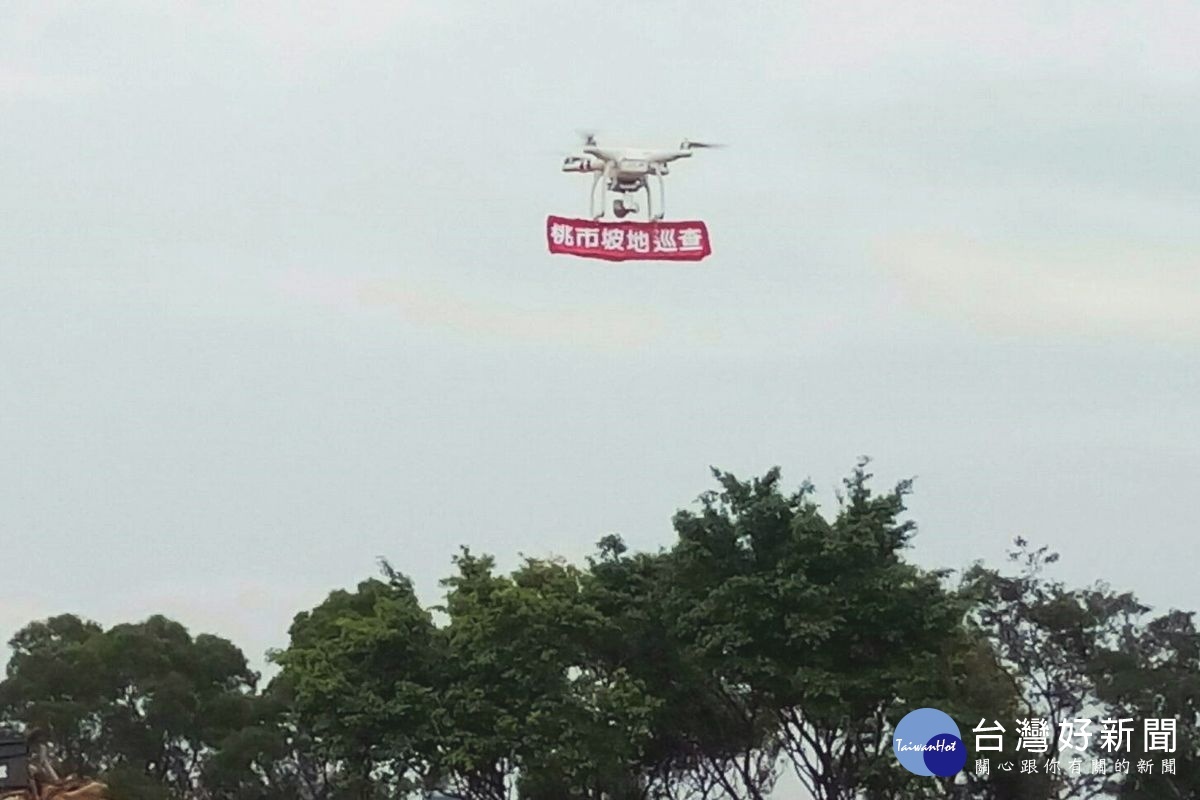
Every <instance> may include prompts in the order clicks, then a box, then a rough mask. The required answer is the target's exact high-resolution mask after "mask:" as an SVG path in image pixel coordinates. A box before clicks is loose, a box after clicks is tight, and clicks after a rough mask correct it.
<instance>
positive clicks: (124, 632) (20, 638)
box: [0, 615, 257, 798]
mask: <svg viewBox="0 0 1200 800" xmlns="http://www.w3.org/2000/svg"><path fill="white" fill-rule="evenodd" d="M11 646H12V648H13V656H12V659H11V660H10V662H9V665H8V673H7V674H8V677H7V678H6V680H5V681H4V682H3V683H2V684H0V713H2V714H3V716H4V717H5V718H7V719H9V720H11V721H14V722H17V723H19V724H20V725H21V727H23V728H24V729H26V730H27V731H32V732H35V734H36V735H38V736H42V737H44V738H45V740H46V741H47V742H48V743H49V744H50V745H51V748H52V751H51V755H52V756H53V757H54V758H55V759H56V760H57V761H58V762H59V763H60V764H61V765H62V767H63V768H64V769H65V770H66V771H69V772H79V773H87V774H92V775H99V776H100V777H102V778H104V779H105V780H106V781H108V782H109V783H110V784H111V785H112V786H113V787H114V790H115V791H119V792H121V793H122V795H123V796H126V797H129V798H157V797H190V796H193V795H194V794H195V793H196V792H197V791H199V789H200V787H201V779H202V775H203V772H204V769H205V767H206V764H207V763H208V761H209V760H210V759H211V758H212V757H213V756H214V754H215V753H217V752H218V749H219V747H220V745H221V743H222V742H223V741H224V740H225V739H226V738H227V737H228V736H229V735H230V734H231V733H232V732H233V731H236V730H239V729H241V728H242V727H243V726H245V725H246V724H247V722H248V721H249V719H250V718H251V716H252V714H253V706H254V696H253V693H254V689H255V684H256V681H257V675H255V674H254V673H253V672H251V671H250V669H249V667H248V666H247V663H246V659H245V656H244V655H243V654H242V652H241V651H240V650H239V649H238V648H237V647H235V646H234V645H233V644H231V643H230V642H228V641H227V640H225V639H222V638H219V637H217V636H211V635H208V634H201V635H199V636H196V637H195V638H193V637H192V636H191V635H190V634H189V633H188V631H187V629H186V628H184V627H183V626H182V625H180V624H179V623H177V622H174V621H172V620H169V619H167V618H166V617H162V616H153V617H150V618H149V619H147V620H145V621H144V622H140V623H136V624H123V625H117V626H114V627H113V628H111V629H109V630H104V629H102V628H101V627H100V626H99V625H97V624H95V623H91V622H84V621H82V620H80V619H79V618H78V617H75V616H73V615H63V616H59V617H54V618H51V619H49V620H46V621H42V622H34V623H31V624H30V625H28V626H26V627H25V628H23V629H22V630H21V631H19V632H18V633H17V635H16V636H15V637H13V640H12V642H11Z"/></svg>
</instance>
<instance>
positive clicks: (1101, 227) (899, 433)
mask: <svg viewBox="0 0 1200 800" xmlns="http://www.w3.org/2000/svg"><path fill="white" fill-rule="evenodd" d="M1197 30H1200V10H1198V9H1197V7H1196V6H1195V5H1194V4H1191V3H1183V2H1179V3H1171V2H1159V3H1155V4H1153V5H1145V4H1141V3H1106V4H1096V3H1079V4H1070V3H1053V4H1048V3H1014V2H1004V3H993V4H982V5H981V4H977V3H970V2H962V0H955V2H946V3H934V2H922V3H908V4H903V8H902V9H901V8H900V7H899V6H898V5H897V4H892V3H878V4H866V3H857V2H848V1H847V0H838V2H828V3H813V2H802V3H797V2H781V3H752V4H738V3H731V2H728V0H724V2H720V3H717V2H705V1H704V0H693V2H669V1H667V0H652V1H649V2H647V1H646V0H643V1H642V2H605V3H590V4H564V3H561V2H557V3H552V2H532V1H531V0H522V2H519V3H494V2H482V1H478V2H476V1H474V0H438V1H437V2H425V1H424V0H420V1H419V2H391V3H378V4H368V3H361V2H339V3H336V4H335V3H329V4H318V3H313V2H286V3H285V2H277V3H255V4H248V3H239V2H226V3H173V4H172V3H161V2H150V1H147V2H110V3H104V4H93V5H89V6H82V5H77V4H74V3H52V2H8V3H5V4H4V7H3V10H2V11H0V145H2V149H0V214H2V218H0V220H2V221H0V537H2V541H3V550H2V563H3V570H4V575H5V578H4V580H3V581H2V582H0V636H2V637H3V638H4V639H7V638H8V637H9V636H10V635H11V634H12V633H13V632H14V631H15V630H16V629H17V628H18V627H20V626H21V625H23V624H24V623H26V622H28V621H30V620H31V619H35V618H42V617H45V616H48V615H51V614H54V613H59V612H66V611H71V612H77V613H80V614H82V615H84V616H87V617H91V618H94V619H97V620H99V621H101V622H103V623H105V624H112V623H116V622H121V621H128V620H135V619H141V618H143V617H145V616H146V615H149V614H151V613H155V612H163V613H166V614H169V615H172V616H174V617H176V618H178V619H180V620H181V621H183V622H185V623H186V624H188V625H189V626H190V627H191V628H192V629H193V631H194V632H200V631H211V632H216V633H220V634H223V635H225V636H228V637H230V638H232V639H233V640H234V641H236V642H237V643H238V644H239V645H241V646H242V647H243V648H244V649H245V650H246V651H247V653H248V654H249V655H250V656H251V657H252V658H253V659H254V660H255V662H256V663H258V664H261V656H262V653H263V651H265V650H266V649H267V648H269V647H275V646H282V645H284V644H286V630H287V626H288V624H289V622H290V620H291V617H292V615H293V614H294V613H295V612H297V611H298V610H301V609H305V608H309V607H311V606H313V605H314V604H316V603H318V602H320V601H321V600H322V599H323V597H324V596H325V594H326V593H327V592H328V591H330V590H331V589H334V588H338V587H346V586H351V585H353V584H354V583H356V582H357V581H358V580H361V579H363V578H365V577H368V576H370V575H373V574H374V573H375V569H376V567H375V559H376V557H377V556H387V557H388V558H390V559H391V560H392V561H393V563H394V564H395V565H396V567H397V568H399V569H401V570H402V571H404V572H406V573H409V574H410V575H412V576H413V577H414V579H415V580H416V581H417V584H418V586H419V587H420V589H421V591H422V594H423V596H424V597H425V598H427V599H428V600H429V601H430V602H434V601H436V599H437V598H438V588H437V580H438V579H439V578H440V577H442V576H444V575H445V574H447V572H448V571H449V570H450V558H451V556H452V555H453V554H454V553H455V552H456V550H457V548H458V546H459V545H461V544H466V545H470V546H471V547H472V548H473V549H475V550H478V551H484V552H492V553H496V554H497V555H499V556H500V557H501V560H502V563H505V564H512V563H513V561H514V559H515V558H516V556H517V554H518V553H526V554H529V555H550V554H561V555H564V556H567V557H570V558H579V557H582V556H583V555H584V554H586V553H587V552H589V551H590V549H591V547H592V545H593V543H594V542H595V541H596V540H597V539H599V538H600V537H601V536H602V535H604V534H606V533H610V532H619V533H621V534H622V535H624V536H625V537H626V539H627V540H628V541H629V542H630V543H631V544H633V545H634V546H637V547H644V548H657V547H659V546H662V545H666V544H668V543H669V542H670V541H671V538H672V532H671V529H670V516H671V514H672V513H673V512H674V511H675V510H676V509H678V508H680V507H684V506H687V505H689V504H690V503H692V502H693V500H694V498H695V497H696V496H697V495H698V494H699V493H700V492H702V491H704V490H706V489H709V488H710V487H711V485H712V482H711V479H710V476H709V474H708V467H709V465H716V466H720V467H723V468H726V469H729V470H732V471H734V472H737V473H739V474H743V475H747V476H748V475H751V474H759V473H761V472H762V471H764V470H766V469H767V468H769V467H770V466H772V465H774V464H779V465H781V466H782V467H783V468H784V475H785V478H786V479H787V480H788V482H789V483H793V484H798V483H799V482H800V481H802V480H803V479H805V478H811V479H812V480H813V481H814V482H816V483H817V484H818V486H819V487H820V488H821V489H822V490H823V496H824V497H825V498H826V499H827V500H832V490H833V489H834V488H836V486H837V482H838V481H839V479H840V478H841V477H842V476H844V475H845V474H846V473H847V472H848V471H849V470H850V469H851V468H852V467H853V464H854V462H855V459H856V458H857V457H858V456H859V455H860V454H869V455H871V456H873V457H874V458H875V459H876V462H875V468H876V472H877V474H878V475H879V476H880V478H881V485H886V484H888V483H891V482H892V481H894V480H896V479H898V478H902V477H908V476H915V477H916V495H915V497H914V498H913V503H912V510H913V518H914V519H915V520H916V521H917V522H918V524H919V526H920V533H919V535H918V537H917V540H916V545H915V549H914V553H913V557H914V558H915V559H917V560H918V561H920V562H921V563H923V564H926V565H928V566H948V567H960V566H964V565H966V564H968V563H969V562H971V561H973V560H975V559H985V560H987V561H990V562H992V563H995V564H998V563H1000V561H1001V559H1002V558H1003V554H1004V552H1005V549H1006V547H1007V545H1008V543H1009V542H1010V540H1011V539H1012V537H1013V536H1014V535H1017V534H1020V535H1023V536H1025V537H1027V538H1029V539H1030V540H1032V541H1033V542H1035V543H1039V544H1041V543H1045V544H1049V545H1051V546H1053V547H1055V548H1058V549H1061V550H1063V551H1065V552H1066V553H1067V555H1066V557H1065V558H1064V561H1063V563H1062V565H1061V570H1060V572H1059V574H1060V575H1061V576H1062V577H1064V578H1065V579H1067V580H1070V581H1072V582H1078V583H1083V582H1090V581H1092V580H1094V579H1104V580H1108V581H1111V582H1112V583H1113V584H1115V585H1116V586H1118V587H1120V588H1131V589H1133V590H1135V591H1136V592H1137V593H1139V594H1140V595H1141V596H1142V597H1143V598H1144V599H1145V600H1147V601H1149V602H1150V603H1152V604H1154V605H1155V606H1156V607H1158V608H1159V609H1162V610H1166V608H1168V607H1171V606H1180V607H1185V608H1188V609H1195V608H1200V589H1197V588H1196V583H1195V580H1194V576H1195V566H1194V563H1193V559H1194V556H1195V553H1196V545H1195V538H1194V537H1195V533H1196V529H1195V519H1196V514H1195V498H1194V496H1193V492H1195V491H1196V483H1197V480H1198V479H1200V466H1198V464H1200V434H1198V432H1197V431H1198V429H1200V401H1198V399H1197V390H1198V389H1200V386H1198V378H1197V375H1198V360H1197V359H1198V357H1200V264H1198V262H1197V256H1198V253H1200V225H1197V221H1198V220H1200V192H1198V185H1197V163H1198V157H1200V137H1197V135H1196V130H1197V123H1198V122H1200V92H1198V91H1197V90H1198V89H1200V86H1198V85H1197V84H1198V83H1200V79H1198V76H1200V48H1197V47H1195V37H1196V31H1197ZM588 126H594V127H596V128H598V129H599V130H600V131H601V132H602V137H603V138H602V141H606V142H611V143H614V144H619V143H630V144H647V145H652V146H657V145H661V144H666V145H673V144H675V143H677V142H678V141H679V140H680V139H681V138H684V137H692V138H695V139H705V138H707V139H712V140H717V141H723V142H728V143H729V144H730V145H731V147H730V148H729V149H726V150H721V151H712V152H703V153H700V154H698V155H697V157H696V158H694V159H692V160H691V161H689V162H685V163H683V164H682V165H681V166H680V167H679V168H678V169H677V170H675V171H673V174H672V176H671V178H670V179H669V180H670V183H669V185H668V187H667V194H668V198H667V199H668V206H667V211H668V215H669V216H671V217H675V218H692V219H703V220H704V221H706V222H707V223H708V225H709V228H710V231H711V234H712V239H713V247H714V254H713V256H712V257H711V258H709V259H708V260H706V261H704V262H701V263H700V264H691V265H669V264H654V263H647V264H637V263H627V264H620V265H614V264H609V263H606V262H598V261H586V260H580V259H573V258H570V257H565V256H558V257H553V256H550V255H548V254H547V253H546V243H545V239H544V235H545V230H544V224H545V217H546V215H548V214H562V215H568V216H569V215H586V209H587V185H588V181H589V179H588V178H586V177H583V176H579V175H564V174H561V173H560V172H559V171H558V166H559V162H560V159H561V157H562V155H564V154H565V153H567V152H568V151H569V150H570V148H572V147H574V146H576V144H577V142H578V140H577V139H576V137H575V134H574V130H575V129H576V128H580V127H588Z"/></svg>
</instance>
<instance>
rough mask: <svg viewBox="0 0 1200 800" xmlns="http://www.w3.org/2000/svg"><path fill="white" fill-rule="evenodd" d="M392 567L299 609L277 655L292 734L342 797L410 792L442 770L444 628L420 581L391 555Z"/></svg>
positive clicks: (357, 798)
mask: <svg viewBox="0 0 1200 800" xmlns="http://www.w3.org/2000/svg"><path fill="white" fill-rule="evenodd" d="M383 571H384V578H385V579H384V580H379V579H371V580H367V581H363V582H362V583H360V584H359V585H358V588H357V590H356V591H354V592H347V591H336V592H333V593H331V594H330V595H329V597H328V598H327V599H326V600H325V602H323V603H322V604H321V605H319V606H317V607H316V608H315V609H313V610H312V611H307V612H303V613H301V614H298V615H297V616H296V618H295V620H294V622H293V623H292V626H291V630H290V637H291V638H290V644H289V645H288V647H287V649H286V650H284V651H282V652H277V653H274V654H273V655H272V659H273V660H274V661H275V662H276V663H278V664H279V665H280V666H281V668H282V669H281V672H280V674H279V676H278V677H277V678H276V681H277V684H276V686H275V689H276V691H278V692H280V693H281V694H282V695H283V696H286V697H287V698H289V701H290V703H291V711H292V713H293V717H292V719H291V728H290V730H291V733H292V735H293V736H303V738H304V740H305V743H306V746H307V748H308V752H307V754H306V758H307V759H308V760H309V761H310V762H315V763H321V764H325V765H328V770H327V771H326V770H322V773H326V772H327V774H322V775H321V776H320V780H321V781H323V782H326V783H328V784H329V786H330V788H329V790H328V791H329V795H330V796H331V797H335V798H352V799H353V800H367V799H368V798H375V797H394V796H404V795H405V794H406V793H408V792H410V791H412V790H414V789H416V788H419V787H421V786H423V785H425V783H426V782H427V781H428V780H429V779H430V775H431V771H432V769H433V762H434V750H435V746H436V745H435V738H434V731H435V728H434V726H435V715H436V713H437V709H438V700H437V688H436V680H437V678H436V675H437V672H438V671H439V669H441V661H442V657H441V653H440V651H439V647H438V635H437V631H436V629H435V627H434V625H433V620H432V617H431V615H430V614H429V612H428V611H426V610H425V609H424V608H422V607H421V604H420V603H419V601H418V600H417V597H416V595H415V594H414V592H413V588H412V583H411V581H409V580H408V578H406V577H405V576H403V575H401V574H399V573H397V572H395V571H394V570H393V569H392V568H391V567H390V566H389V565H388V564H387V563H386V562H385V563H384V564H383ZM300 776H301V777H302V776H303V771H301V773H300ZM312 777H313V780H314V781H316V780H317V776H315V775H314V776H312Z"/></svg>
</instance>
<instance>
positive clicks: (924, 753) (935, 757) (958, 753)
mask: <svg viewBox="0 0 1200 800" xmlns="http://www.w3.org/2000/svg"><path fill="white" fill-rule="evenodd" d="M892 749H893V750H894V751H895V753H896V758H897V759H899V761H900V766H902V767H904V768H905V769H906V770H908V771H909V772H911V773H913V774H914V775H924V776H927V777H932V776H934V775H937V776H939V777H942V778H950V777H953V776H955V775H957V774H958V773H960V772H962V769H963V767H965V766H966V765H967V748H966V745H964V744H963V740H962V734H961V733H959V730H958V725H957V724H956V723H955V722H954V720H952V719H950V715H949V714H946V713H944V712H941V711H938V710H937V709H936V708H918V709H917V710H916V711H913V712H911V713H909V714H908V715H907V716H905V717H904V719H902V720H900V724H899V725H897V726H896V732H895V733H894V734H893V735H892Z"/></svg>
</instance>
